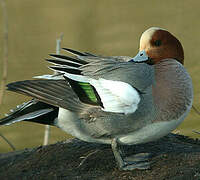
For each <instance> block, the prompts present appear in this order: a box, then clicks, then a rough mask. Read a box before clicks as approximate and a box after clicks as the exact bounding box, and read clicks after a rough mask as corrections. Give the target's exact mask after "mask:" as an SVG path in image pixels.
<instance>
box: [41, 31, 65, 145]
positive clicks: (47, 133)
mask: <svg viewBox="0 0 200 180" xmlns="http://www.w3.org/2000/svg"><path fill="white" fill-rule="evenodd" d="M62 38H63V34H61V35H60V37H59V38H57V39H56V54H60V49H61V48H60V45H61V41H62ZM49 137H50V126H49V125H45V131H44V142H43V145H44V146H45V145H47V144H48V142H49Z"/></svg>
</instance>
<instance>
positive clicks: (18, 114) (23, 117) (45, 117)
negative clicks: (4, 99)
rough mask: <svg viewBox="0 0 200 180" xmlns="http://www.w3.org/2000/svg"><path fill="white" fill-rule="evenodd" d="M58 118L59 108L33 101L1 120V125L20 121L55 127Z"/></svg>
mask: <svg viewBox="0 0 200 180" xmlns="http://www.w3.org/2000/svg"><path fill="white" fill-rule="evenodd" d="M57 117H58V107H55V106H52V105H49V104H46V103H43V102H41V101H38V100H36V99H32V100H31V101H28V102H25V103H23V104H21V105H18V106H17V107H16V108H15V109H12V110H11V113H9V114H7V115H6V117H4V118H2V119H0V125H10V124H13V123H16V122H20V121H31V122H36V123H40V124H48V125H54V120H55V119H56V118H57Z"/></svg>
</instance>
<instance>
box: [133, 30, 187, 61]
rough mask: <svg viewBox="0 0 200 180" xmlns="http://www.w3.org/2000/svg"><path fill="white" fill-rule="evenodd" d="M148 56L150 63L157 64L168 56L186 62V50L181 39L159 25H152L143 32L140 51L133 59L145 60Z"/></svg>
mask: <svg viewBox="0 0 200 180" xmlns="http://www.w3.org/2000/svg"><path fill="white" fill-rule="evenodd" d="M147 56H148V61H147V62H148V63H149V64H156V63H158V62H159V61H160V60H162V59H167V58H170V59H176V60H177V61H179V62H180V63H181V64H183V63H184V52H183V47H182V45H181V43H180V41H179V40H178V39H177V38H176V37H175V36H173V35H172V34H171V33H169V32H168V31H167V30H165V29H162V28H158V27H151V28H149V29H147V30H146V31H145V32H144V33H143V34H142V36H141V38H140V48H139V53H138V55H136V57H135V58H133V61H134V60H135V62H137V61H138V62H140V61H141V62H142V61H145V60H144V59H145V58H146V59H147ZM137 58H138V59H137Z"/></svg>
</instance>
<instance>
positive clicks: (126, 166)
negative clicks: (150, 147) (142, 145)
mask: <svg viewBox="0 0 200 180" xmlns="http://www.w3.org/2000/svg"><path fill="white" fill-rule="evenodd" d="M111 146H112V150H113V154H114V156H115V160H116V161H117V165H118V167H119V169H121V170H133V169H149V168H150V163H149V156H150V155H149V153H140V154H136V155H132V156H129V157H125V158H123V157H122V155H121V151H120V149H119V146H118V139H117V138H114V139H112V142H111Z"/></svg>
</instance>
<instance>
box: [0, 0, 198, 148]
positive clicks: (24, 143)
mask: <svg viewBox="0 0 200 180" xmlns="http://www.w3.org/2000/svg"><path fill="white" fill-rule="evenodd" d="M6 2H7V11H8V12H7V13H8V26H9V32H8V33H9V35H8V38H9V56H8V58H9V59H8V60H9V63H8V80H7V83H9V82H13V81H19V80H26V79H31V78H32V77H33V76H36V75H42V74H47V73H51V71H50V70H49V69H48V68H47V65H48V63H47V62H45V60H44V58H47V57H48V54H49V53H55V46H56V38H58V37H59V36H60V34H61V33H63V34H64V38H63V41H62V47H69V48H74V49H77V50H80V51H89V52H91V53H96V54H103V55H127V56H134V55H135V54H136V53H137V51H138V46H139V37H140V35H141V33H142V32H143V31H144V30H146V29H147V28H149V27H151V26H158V27H162V28H165V29H168V30H169V31H170V32H172V33H173V34H174V35H175V36H176V37H178V39H179V40H180V41H181V42H182V44H183V46H184V50H185V67H186V68H187V70H188V72H189V73H190V74H191V77H192V79H193V84H194V103H193V104H194V105H195V106H196V107H197V108H198V109H200V102H199V99H200V60H199V58H200V50H199V49H200V21H199V17H200V11H199V8H200V1H187V0H178V1H174V0H168V1H159V0H152V1H145V0H140V1H138V0H125V1H121V0H109V1H108V0H101V1H94V0H84V1H83V0H76V1H74V0H59V1H55V0H42V1H41V0H40V1H39V0H34V1H33V0H7V1H6ZM3 46H4V44H3V18H2V9H0V80H1V79H2V70H3V69H2V58H3ZM0 83H1V82H0ZM29 99H30V98H28V97H25V96H23V95H18V94H16V93H12V92H8V91H6V94H5V96H4V101H3V105H1V107H0V117H1V118H2V117H4V114H5V113H7V112H8V111H9V109H11V108H14V107H15V106H16V105H18V104H20V103H22V102H24V101H27V100H29ZM177 130H178V131H179V132H180V134H184V135H187V136H191V137H196V138H198V137H200V135H198V134H195V133H194V132H192V130H197V131H200V117H199V115H197V114H196V113H195V112H194V110H191V112H190V114H189V116H188V117H187V118H186V119H185V121H184V123H182V125H181V126H179V127H178V128H177ZM0 133H1V134H3V135H4V136H5V137H6V138H8V139H9V141H11V142H12V144H13V145H14V146H15V147H16V148H17V150H19V149H23V148H29V147H35V146H39V145H41V144H42V143H43V135H44V126H43V125H38V124H34V123H27V122H21V123H16V124H14V125H11V126H5V127H0ZM69 137H71V136H69V135H67V134H66V133H64V132H62V131H61V130H59V129H57V128H55V127H53V128H51V131H50V143H55V142H57V141H60V140H64V139H66V138H69ZM7 151H11V148H10V147H9V146H8V145H7V143H6V142H4V140H3V139H2V138H1V137H0V152H7Z"/></svg>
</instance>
